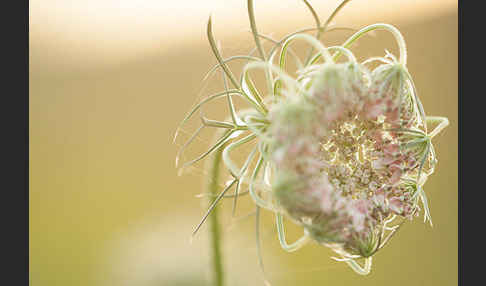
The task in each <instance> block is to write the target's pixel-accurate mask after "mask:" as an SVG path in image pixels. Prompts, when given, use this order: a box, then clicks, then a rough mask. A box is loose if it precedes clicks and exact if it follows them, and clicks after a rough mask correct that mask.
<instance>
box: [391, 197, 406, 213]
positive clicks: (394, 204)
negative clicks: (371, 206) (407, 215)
mask: <svg viewBox="0 0 486 286" xmlns="http://www.w3.org/2000/svg"><path fill="white" fill-rule="evenodd" d="M388 203H389V206H390V209H391V210H392V211H393V212H394V213H396V214H401V213H402V212H403V202H402V201H400V199H398V198H396V197H393V198H391V199H389V200H388Z"/></svg>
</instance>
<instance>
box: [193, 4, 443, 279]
mask: <svg viewBox="0 0 486 286" xmlns="http://www.w3.org/2000/svg"><path fill="white" fill-rule="evenodd" d="M344 2H347V1H344ZM340 7H341V6H340ZM250 8H251V7H250ZM249 11H250V21H251V23H252V24H254V18H253V14H252V9H249ZM333 15H334V14H333ZM317 22H318V21H317ZM326 28H327V26H324V27H321V26H319V27H318V28H317V30H318V31H319V32H320V31H322V30H326ZM377 29H381V30H386V31H389V32H391V33H392V34H393V35H394V37H395V38H396V40H397V43H398V45H399V48H400V55H399V58H398V59H397V58H396V57H395V56H394V55H392V54H391V53H389V52H386V55H385V56H384V57H376V58H370V59H367V60H365V61H363V62H361V63H360V62H358V61H357V59H356V58H355V56H354V55H353V53H352V52H351V50H350V49H349V48H350V47H351V45H352V43H353V42H355V41H356V40H357V39H358V38H360V37H361V36H362V35H364V34H365V33H367V32H369V31H372V30H377ZM210 31H211V23H209V25H208V35H209V39H210V43H212V47H213V51H215V54H216V57H217V59H218V61H219V65H218V66H217V67H221V68H222V69H223V70H224V71H225V72H226V75H225V77H226V76H227V77H228V78H229V79H230V82H232V84H233V87H234V89H233V90H229V89H228V88H226V90H225V92H222V93H220V94H217V95H213V97H209V98H208V100H207V101H205V102H203V103H201V104H200V105H197V106H196V108H195V109H194V110H193V111H191V113H190V114H189V116H191V115H192V114H193V113H194V111H195V110H196V109H198V108H200V106H201V105H202V104H205V103H207V102H209V101H210V100H212V98H216V97H217V96H219V97H223V96H224V97H226V98H227V99H228V102H229V107H230V108H229V111H230V115H231V116H230V117H229V118H230V119H229V120H230V121H225V122H218V121H211V120H210V121H208V120H206V121H203V126H202V127H201V128H203V127H206V126H211V127H216V128H220V129H222V130H225V131H224V133H223V135H222V136H221V137H220V138H219V139H218V140H217V141H216V144H215V145H214V146H213V147H212V148H211V149H210V150H209V152H207V153H205V154H203V155H202V156H200V157H198V158H197V160H199V159H201V158H203V157H204V156H206V155H207V154H209V153H211V152H212V151H214V150H222V153H223V161H224V163H225V165H226V166H227V167H228V169H229V170H230V173H231V174H232V176H233V181H232V182H233V183H234V184H230V185H229V186H232V185H235V186H236V187H237V188H238V187H239V186H240V185H241V183H242V182H244V181H249V182H248V185H249V194H250V195H251V197H252V199H253V200H254V202H255V203H256V205H257V206H258V207H261V208H265V209H267V210H270V211H273V212H275V214H276V216H277V227H278V228H277V229H278V230H279V238H280V242H281V244H282V247H283V248H284V249H286V250H289V251H293V250H295V249H297V248H298V247H300V246H302V245H303V244H304V243H305V242H306V241H308V238H310V239H311V240H314V241H316V242H317V243H320V244H322V245H324V246H327V247H330V248H332V249H333V250H334V251H335V252H336V253H337V254H338V255H340V256H341V258H338V260H343V261H345V262H347V263H348V264H349V265H350V266H351V267H352V268H353V269H354V270H355V271H356V272H358V273H360V274H367V273H368V272H369V270H370V266H371V257H372V256H373V254H374V253H376V251H378V250H379V249H381V248H382V247H383V246H384V245H385V244H386V243H387V242H388V241H389V239H390V238H391V236H392V235H393V234H394V233H395V232H396V230H397V229H398V228H399V227H400V225H401V224H402V223H404V222H405V221H407V220H412V219H413V218H414V217H415V216H417V215H418V214H419V211H420V207H419V199H420V200H422V203H423V207H424V209H425V218H428V219H429V220H430V214H429V212H428V207H427V200H426V197H425V193H424V191H423V185H424V183H425V181H426V179H427V177H428V176H429V175H430V174H432V172H433V170H434V166H435V164H436V162H437V160H436V157H435V151H434V147H433V146H432V142H431V140H432V137H434V136H435V135H436V134H437V133H438V132H439V131H440V130H442V129H443V128H444V127H445V126H447V124H448V121H447V119H446V118H442V117H428V116H425V113H424V110H423V107H422V104H421V102H420V100H419V98H418V95H417V92H416V90H415V86H414V84H413V80H412V77H411V75H410V73H409V71H408V70H407V67H406V56H407V55H406V48H405V42H404V39H403V37H402V36H401V34H400V32H399V31H398V30H397V29H396V28H394V27H393V26H391V25H387V24H374V25H370V26H367V27H364V28H363V29H361V30H359V31H358V32H356V33H355V34H354V35H352V36H351V37H350V38H349V39H348V40H347V41H346V42H344V44H343V45H341V46H334V47H325V46H324V45H323V44H322V43H321V42H320V41H319V39H318V38H317V39H316V38H314V37H312V36H310V35H307V34H305V33H303V32H301V33H293V34H290V35H289V36H286V37H284V39H282V40H281V41H274V43H275V45H274V47H273V48H272V49H271V50H270V53H269V55H268V56H267V55H266V54H265V50H264V49H263V48H262V45H261V43H260V40H259V39H260V34H259V33H258V32H257V31H256V26H255V25H252V31H253V34H254V35H255V40H256V45H257V50H258V51H259V52H260V58H253V57H252V56H245V57H242V58H244V59H248V60H250V62H249V63H248V64H247V65H246V66H245V68H244V69H243V71H242V75H241V80H240V81H239V82H238V81H237V80H236V78H235V77H234V75H233V74H232V73H231V72H230V71H229V69H228V67H227V66H226V61H229V60H223V59H222V58H221V56H220V55H219V52H218V50H217V49H216V47H215V46H214V40H213V39H212V34H211V32H210ZM296 40H301V41H305V42H307V43H309V44H310V45H311V46H312V50H311V51H313V52H314V54H312V56H311V57H309V58H308V60H307V61H306V62H305V64H303V65H302V66H301V67H300V68H299V70H298V71H297V74H298V76H297V77H296V78H294V77H292V76H290V74H289V73H287V72H286V64H285V62H286V57H287V54H290V53H289V47H290V45H291V44H292V43H293V42H294V41H296ZM278 51H280V55H279V56H277V52H278ZM341 56H345V57H346V60H345V61H340V62H338V59H339V58H340V57H341ZM276 58H278V64H275V63H274V59H276ZM233 59H234V58H233ZM376 61H378V62H379V63H380V64H379V65H377V66H376V67H374V68H372V69H371V68H370V67H369V66H370V63H372V62H376ZM254 69H261V70H263V71H264V72H265V75H266V83H267V87H268V90H267V91H266V93H265V92H261V91H258V89H257V88H256V86H255V85H254V83H253V81H252V79H251V76H250V72H251V71H252V70H254ZM262 94H265V95H266V96H262ZM232 96H239V97H241V98H243V99H245V100H246V101H247V102H248V103H249V104H250V105H251V106H252V108H250V109H247V110H243V111H240V112H239V111H237V110H236V108H235V106H234V104H233V103H232ZM436 123H438V126H437V127H436V128H435V129H434V130H433V131H432V132H430V133H429V132H428V129H427V124H436ZM244 134H246V135H244ZM250 142H253V144H255V148H254V149H253V150H254V151H253V152H251V153H250V154H249V156H248V159H247V160H246V161H245V162H244V163H243V165H242V167H241V168H239V167H237V166H236V165H237V164H235V163H234V161H233V160H232V159H231V155H230V153H231V152H232V150H234V149H236V148H238V147H239V146H241V145H243V144H247V143H250ZM185 147H186V146H184V148H185ZM255 154H258V159H256V158H257V157H256V156H255ZM255 160H256V163H254V165H253V164H252V162H254V161H255ZM192 162H194V160H193V161H190V162H189V163H191V164H192ZM249 169H253V171H252V172H247V171H248V170H249ZM259 180H263V181H265V182H266V187H265V184H260V185H259V186H261V187H259V186H257V185H258V184H257V183H256V182H257V181H259ZM226 191H227V189H225V190H224V191H223V193H222V195H221V196H220V197H218V198H219V199H220V198H222V197H223V196H224V193H225V192H226ZM236 197H237V195H236ZM217 201H218V200H217ZM217 201H215V203H217ZM282 217H287V218H289V219H291V220H292V221H293V222H294V223H297V224H299V225H301V226H302V227H303V228H304V238H303V239H302V240H299V241H297V242H296V244H293V245H288V244H287V243H286V242H285V239H284V238H283V224H282ZM357 258H366V262H365V266H364V267H361V266H360V265H359V264H357V262H356V261H355V259H357Z"/></svg>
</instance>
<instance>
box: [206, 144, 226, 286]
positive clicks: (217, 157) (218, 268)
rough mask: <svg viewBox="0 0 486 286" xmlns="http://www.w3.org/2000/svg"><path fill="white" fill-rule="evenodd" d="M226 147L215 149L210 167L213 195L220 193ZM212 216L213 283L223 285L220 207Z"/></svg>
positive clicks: (218, 285)
mask: <svg viewBox="0 0 486 286" xmlns="http://www.w3.org/2000/svg"><path fill="white" fill-rule="evenodd" d="M223 149H224V145H223V146H222V147H220V148H218V149H217V150H216V151H215V154H214V157H213V160H212V164H211V169H210V174H211V176H210V178H209V182H208V191H209V193H210V194H211V195H212V196H211V198H213V196H217V195H218V190H219V186H218V179H219V174H220V169H221V168H220V166H221V159H222V151H223ZM211 203H212V201H211V199H209V200H208V205H209V206H210V205H211ZM212 212H213V213H212V214H211V216H210V229H209V240H210V249H211V259H212V261H211V264H212V272H213V274H212V275H213V277H212V281H213V283H212V284H211V285H214V286H223V285H224V282H223V281H224V276H223V262H222V255H221V232H220V225H219V220H218V207H217V206H216V207H215V208H214V209H213V211H212Z"/></svg>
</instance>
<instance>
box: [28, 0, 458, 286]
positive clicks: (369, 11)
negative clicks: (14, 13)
mask: <svg viewBox="0 0 486 286" xmlns="http://www.w3.org/2000/svg"><path fill="white" fill-rule="evenodd" d="M179 2H180V3H179ZM255 2H256V3H255V5H256V8H255V9H256V10H255V11H256V17H257V22H258V26H259V31H261V32H265V33H268V34H271V33H273V35H274V37H275V38H279V37H280V36H282V35H284V34H287V33H289V32H293V31H294V30H297V29H299V28H303V27H311V26H312V25H313V20H312V18H311V16H310V14H309V13H308V11H307V10H306V8H305V5H304V4H303V3H302V1H297V0H280V1H277V0H268V1H263V0H262V1H255ZM310 2H311V3H312V4H313V5H314V6H315V8H316V10H317V12H318V13H319V14H320V16H321V20H322V21H324V19H325V18H326V17H327V16H328V15H329V14H330V13H331V11H332V9H333V8H334V7H335V6H337V5H338V1H337V0H336V1H310ZM314 2H315V3H314ZM30 6H31V7H30V213H29V216H30V217H29V218H30V227H29V229H30V282H31V283H30V284H31V285H33V286H67V285H69V286H76V285H83V286H86V285H96V286H112V285H113V286H124V285H126V286H135V285H136V286H155V285H170V286H172V285H209V284H208V282H207V281H208V277H209V273H208V264H209V259H208V247H207V246H208V241H207V238H206V236H207V233H206V231H207V228H206V227H203V228H202V229H201V232H200V233H199V234H198V235H197V236H196V237H195V239H194V240H193V241H192V243H191V242H190V239H189V238H190V234H191V232H192V229H193V227H194V226H195V224H197V222H198V221H199V219H200V217H201V216H202V214H203V213H204V211H205V209H204V208H205V206H204V201H203V200H201V199H200V198H197V197H196V195H197V194H199V193H201V192H202V191H203V190H202V187H203V184H202V182H203V181H202V180H203V178H204V170H203V168H202V165H200V166H199V167H198V168H196V169H195V170H193V171H191V172H189V173H187V174H183V175H182V176H178V175H177V170H176V169H175V167H174V158H175V155H176V153H177V150H178V148H179V146H180V142H179V143H177V144H173V143H172V137H173V135H174V131H175V130H176V127H177V124H178V123H179V122H180V120H181V119H182V118H183V116H184V114H185V113H186V112H187V111H188V110H189V108H190V107H191V106H192V105H193V104H194V102H195V100H196V98H197V92H198V89H199V88H200V87H201V79H202V76H203V75H204V73H205V72H206V71H207V70H208V69H209V68H210V67H211V66H212V65H214V63H215V60H214V57H213V56H212V54H211V52H210V48H209V45H208V44H207V41H206V38H205V25H206V21H207V17H208V15H209V13H210V12H212V15H213V25H214V33H215V36H216V38H217V39H218V40H219V41H220V42H221V46H222V51H223V53H224V55H225V56H230V55H233V54H236V53H244V52H248V51H249V50H250V49H251V48H252V47H253V46H252V45H253V43H252V39H251V35H250V34H249V33H248V30H249V24H248V19H247V14H246V11H247V10H246V1H244V0H231V1H223V0H212V1H198V0H190V1H162V0H158V1H156V0H143V1H128V0H119V1H110V0H103V1H101V0H97V1H94V0H84V1H81V0H80V1H56V0H44V1H40V0H32V1H30ZM334 22H335V24H336V25H337V26H347V27H352V28H360V27H362V26H365V25H368V24H372V23H376V22H387V23H390V24H393V25H394V26H396V27H398V28H399V29H400V30H401V32H402V33H403V35H404V37H405V40H406V42H407V47H408V55H409V63H408V69H409V71H410V72H411V73H412V75H413V77H414V80H415V83H416V86H417V89H418V92H419V95H420V97H421V99H422V102H423V105H424V108H425V110H426V112H427V114H430V115H439V116H446V117H448V118H449V120H450V126H449V127H448V128H447V129H446V130H445V131H444V132H443V133H442V134H440V135H439V136H437V137H436V138H435V139H434V140H435V145H436V152H437V156H438V158H439V164H438V166H437V168H436V173H435V174H433V175H432V176H431V177H430V178H429V180H428V182H427V184H426V185H425V188H426V191H427V193H428V198H429V204H430V208H431V212H432V217H433V221H434V226H433V227H432V228H431V227H430V226H429V225H428V224H424V223H423V222H422V218H421V217H420V218H417V219H416V220H414V221H413V222H411V223H408V224H406V225H405V226H404V227H403V228H402V229H401V230H400V232H399V233H398V235H397V236H395V237H394V238H393V240H392V241H391V243H390V244H389V245H388V246H387V247H386V248H385V249H384V250H383V251H380V252H378V253H377V254H376V256H375V259H374V266H373V269H372V272H371V274H370V275H369V276H366V277H362V276H358V275H356V274H354V273H353V272H352V271H351V270H350V269H348V267H347V266H346V265H345V264H343V263H339V262H336V261H333V260H331V259H330V258H329V257H330V256H331V255H332V253H331V251H329V250H327V249H325V248H323V247H320V246H318V245H316V244H309V245H307V246H305V247H304V248H303V249H301V250H299V251H298V252H294V253H285V252H284V251H283V250H281V249H280V248H279V245H278V240H277V237H276V233H275V227H274V225H273V219H272V217H271V215H270V214H268V213H266V212H263V221H262V243H263V259H264V262H265V268H266V273H267V278H268V279H269V280H270V281H271V282H272V285H275V286H280V285H358V284H359V285H362V286H365V285H374V286H377V285H427V286H432V285H445V286H447V285H456V284H457V266H458V265H457V263H458V262H457V252H458V248H457V223H458V221H457V210H458V209H457V186H458V181H457V180H458V177H457V171H458V170H457V168H458V165H457V156H458V152H457V150H458V145H457V144H458V125H457V101H458V83H457V78H458V74H457V72H458V58H457V53H458V50H457V47H458V43H457V38H458V30H457V27H458V16H457V1H452V0H423V1H404V0H388V1H383V0H381V1H379V0H354V1H352V2H351V3H350V4H348V6H346V7H345V8H344V9H343V10H342V11H341V13H340V14H339V15H338V16H337V17H336V19H335V21H334ZM349 35H350V32H339V33H337V32H336V33H329V36H326V35H325V36H324V37H323V38H322V40H323V42H324V43H326V44H331V43H339V42H342V41H343V40H345V39H346V37H347V36H349ZM360 41H361V42H360V43H359V45H356V46H354V48H353V50H354V51H355V52H356V54H357V55H358V56H359V57H360V58H364V57H366V56H371V55H383V54H384V49H388V50H390V51H391V52H394V53H395V52H396V47H395V44H394V42H393V39H392V38H391V36H389V35H388V34H386V33H385V32H376V34H375V35H374V36H373V37H365V38H363V39H362V40H360ZM235 67H236V66H235ZM215 80H216V79H215ZM216 112H217V111H216ZM188 131H190V128H189V127H188ZM206 144H207V142H206V141H205V140H201V141H199V144H198V145H199V147H201V146H202V147H205V146H206ZM228 205H229V207H228ZM240 207H241V208H239V209H238V216H239V217H241V218H240V219H231V214H230V213H231V203H228V202H223V205H222V210H221V211H222V212H223V215H224V219H223V221H222V222H223V235H224V246H223V251H224V259H225V263H226V264H227V268H226V273H225V275H226V281H227V285H231V286H233V285H263V280H262V275H261V271H260V269H259V267H258V260H257V255H256V245H255V230H254V216H251V215H249V216H247V217H245V214H247V213H248V214H251V210H252V205H251V201H250V200H249V198H244V199H243V198H242V199H241V206H240ZM288 228H289V229H288V235H289V237H290V239H294V238H297V237H298V235H299V234H300V232H301V230H299V229H298V228H297V227H292V226H290V225H289V226H288ZM331 283H332V284H331Z"/></svg>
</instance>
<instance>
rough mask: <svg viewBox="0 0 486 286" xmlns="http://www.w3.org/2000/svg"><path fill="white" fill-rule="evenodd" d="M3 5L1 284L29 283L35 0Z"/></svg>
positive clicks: (10, 2) (8, 2)
mask: <svg viewBox="0 0 486 286" xmlns="http://www.w3.org/2000/svg"><path fill="white" fill-rule="evenodd" d="M2 4H3V5H2V9H1V11H2V12H3V15H2V17H1V18H0V19H1V20H0V23H1V25H0V27H1V29H2V44H1V45H0V47H1V48H2V53H1V55H2V65H1V69H2V77H1V78H2V80H1V83H2V97H1V98H2V107H3V108H2V109H3V112H2V114H1V115H2V116H1V118H2V119H3V120H2V127H3V128H2V133H1V137H0V138H1V141H2V143H4V144H2V145H3V146H2V147H3V148H2V150H3V156H2V163H3V167H4V168H2V169H3V170H2V176H1V178H2V181H3V182H4V183H3V184H2V187H3V188H2V190H1V191H2V199H1V201H0V202H1V205H2V208H1V210H2V231H1V237H2V248H3V251H2V262H3V263H2V264H3V265H4V266H3V267H2V268H3V271H2V283H1V284H2V285H29V280H30V279H29V1H28V0H24V1H22V0H21V1H6V2H5V3H2ZM10 281H12V282H10Z"/></svg>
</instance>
